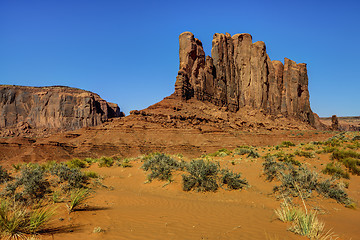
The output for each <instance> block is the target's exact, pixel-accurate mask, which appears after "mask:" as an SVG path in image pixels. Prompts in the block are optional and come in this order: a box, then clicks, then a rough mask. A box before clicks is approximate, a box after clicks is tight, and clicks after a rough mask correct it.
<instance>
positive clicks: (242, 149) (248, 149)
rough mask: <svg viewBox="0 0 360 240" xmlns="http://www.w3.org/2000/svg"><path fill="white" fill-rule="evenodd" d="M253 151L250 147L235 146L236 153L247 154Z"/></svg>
mask: <svg viewBox="0 0 360 240" xmlns="http://www.w3.org/2000/svg"><path fill="white" fill-rule="evenodd" d="M250 152H251V149H250V148H235V149H234V155H245V154H249V153H250Z"/></svg>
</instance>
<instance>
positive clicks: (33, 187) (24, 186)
mask: <svg viewBox="0 0 360 240" xmlns="http://www.w3.org/2000/svg"><path fill="white" fill-rule="evenodd" d="M5 191H6V195H8V196H14V197H15V199H18V200H24V201H25V200H28V201H33V200H35V199H41V198H43V197H44V195H45V194H46V193H49V192H50V183H49V182H48V180H47V179H46V173H45V170H44V169H43V168H41V166H39V165H23V167H22V168H21V173H20V175H19V176H18V177H16V178H15V180H14V181H13V182H10V183H8V184H7V185H6V187H5Z"/></svg>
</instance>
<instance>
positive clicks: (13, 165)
mask: <svg viewBox="0 0 360 240" xmlns="http://www.w3.org/2000/svg"><path fill="white" fill-rule="evenodd" d="M11 166H12V167H13V168H14V170H15V171H16V172H17V171H19V170H20V169H21V166H22V164H21V163H16V164H11Z"/></svg>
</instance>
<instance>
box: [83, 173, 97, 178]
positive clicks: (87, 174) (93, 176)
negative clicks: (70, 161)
mask: <svg viewBox="0 0 360 240" xmlns="http://www.w3.org/2000/svg"><path fill="white" fill-rule="evenodd" d="M84 174H85V176H86V177H88V178H99V174H97V173H96V172H93V171H88V172H84Z"/></svg>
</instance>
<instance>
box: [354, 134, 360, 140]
mask: <svg viewBox="0 0 360 240" xmlns="http://www.w3.org/2000/svg"><path fill="white" fill-rule="evenodd" d="M359 140H360V135H357V136H355V137H353V138H352V141H359Z"/></svg>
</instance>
